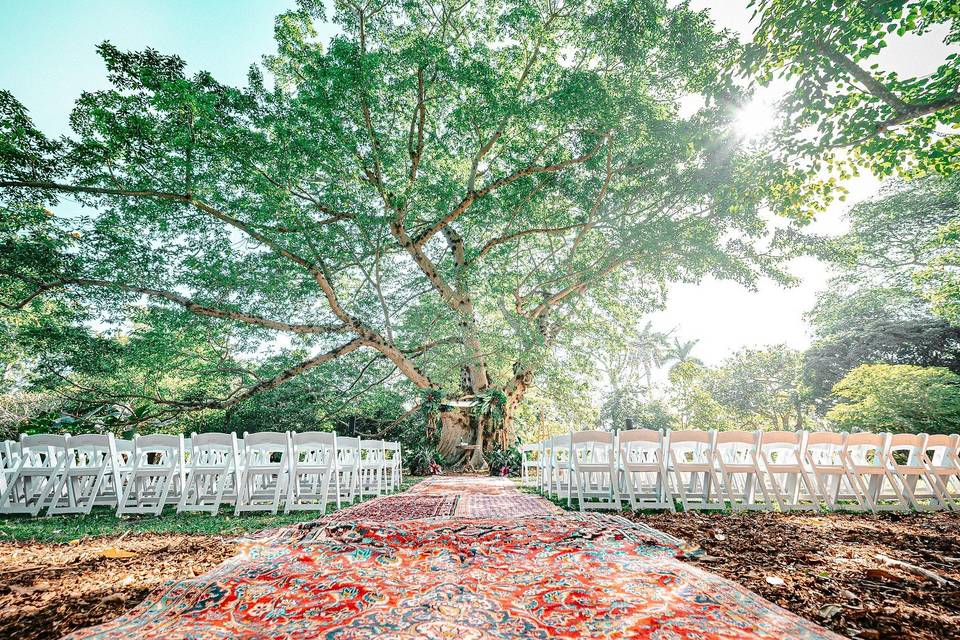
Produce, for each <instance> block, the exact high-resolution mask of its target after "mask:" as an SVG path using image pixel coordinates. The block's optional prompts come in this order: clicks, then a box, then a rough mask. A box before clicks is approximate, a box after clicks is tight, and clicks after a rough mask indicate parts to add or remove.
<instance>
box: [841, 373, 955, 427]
mask: <svg viewBox="0 0 960 640" xmlns="http://www.w3.org/2000/svg"><path fill="white" fill-rule="evenodd" d="M834 391H835V393H836V394H837V395H838V396H840V397H841V398H842V402H841V403H840V404H838V405H837V406H835V407H833V408H832V409H831V410H830V412H829V413H828V414H827V417H828V418H829V419H830V420H831V421H832V422H833V423H834V424H835V425H836V426H837V427H838V428H841V429H845V430H850V431H880V432H894V433H956V432H957V431H958V430H960V376H958V375H957V374H955V373H952V372H951V371H948V370H947V369H943V368H938V367H915V366H912V365H905V364H901V365H887V364H875V365H866V364H865V365H861V366H859V367H857V368H856V369H854V370H853V371H851V372H850V373H849V374H847V375H846V376H845V377H844V378H843V380H841V381H840V382H838V383H837V385H836V386H835V387H834Z"/></svg>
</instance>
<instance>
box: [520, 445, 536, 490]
mask: <svg viewBox="0 0 960 640" xmlns="http://www.w3.org/2000/svg"><path fill="white" fill-rule="evenodd" d="M539 462H540V444H539V443H537V444H524V445H520V483H521V484H522V485H523V486H525V487H529V486H531V485H533V482H532V474H531V473H530V472H531V470H533V471H536V472H537V482H540V465H539Z"/></svg>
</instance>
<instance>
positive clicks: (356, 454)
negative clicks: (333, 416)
mask: <svg viewBox="0 0 960 640" xmlns="http://www.w3.org/2000/svg"><path fill="white" fill-rule="evenodd" d="M337 474H338V476H339V479H338V481H337V487H338V489H337V504H340V499H341V493H340V492H341V491H345V492H346V499H347V502H348V503H352V502H353V501H354V500H356V498H357V496H358V495H359V494H360V438H354V437H349V436H347V437H341V436H337Z"/></svg>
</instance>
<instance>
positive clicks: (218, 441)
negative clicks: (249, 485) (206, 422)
mask: <svg viewBox="0 0 960 640" xmlns="http://www.w3.org/2000/svg"><path fill="white" fill-rule="evenodd" d="M238 456H239V446H238V444H237V435H236V434H235V433H194V434H193V435H191V436H190V464H191V465H193V466H218V467H219V466H224V465H226V464H230V463H232V464H233V465H234V466H236V465H237V463H238V462H239V460H238Z"/></svg>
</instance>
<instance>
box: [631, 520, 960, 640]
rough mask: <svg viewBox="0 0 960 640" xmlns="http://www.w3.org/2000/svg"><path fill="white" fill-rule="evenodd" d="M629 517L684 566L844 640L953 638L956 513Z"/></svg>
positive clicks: (959, 540)
mask: <svg viewBox="0 0 960 640" xmlns="http://www.w3.org/2000/svg"><path fill="white" fill-rule="evenodd" d="M626 515H627V517H629V518H631V519H634V520H637V521H639V522H643V523H645V524H648V525H650V526H652V527H656V528H657V529H660V530H661V531H664V532H667V533H669V534H671V535H674V536H676V537H678V538H681V539H682V540H684V541H686V542H687V543H688V545H690V547H691V551H693V553H688V554H687V556H688V559H689V561H690V562H693V563H695V564H697V565H699V566H700V567H702V568H704V569H706V570H708V571H712V572H714V573H718V574H720V575H722V576H724V577H726V578H729V579H731V580H733V581H735V582H738V583H740V584H742V585H743V586H745V587H747V588H748V589H750V590H752V591H755V592H756V593H759V594H760V595H762V596H763V597H765V598H767V599H768V600H770V601H772V602H775V603H777V604H779V605H780V606H782V607H784V608H785V609H788V610H790V611H793V612H794V613H797V614H799V615H801V616H803V617H804V618H807V619H809V620H813V621H814V622H817V623H819V624H821V625H823V626H825V627H828V628H830V629H832V630H833V631H836V632H837V633H840V634H842V635H845V636H848V637H851V638H863V639H865V640H883V639H887V638H889V639H891V640H892V639H894V638H896V639H897V640H902V639H915V638H916V639H924V640H926V639H930V640H934V639H936V640H941V639H951V638H956V639H960V514H958V513H954V514H950V513H920V514H892V513H888V514H880V515H860V514H856V515H854V514H829V515H812V514H799V513H796V514H790V513H786V514H784V513H763V512H753V513H740V514H734V515H730V514H722V513H713V514H710V513H702V512H687V513H655V514H626ZM697 547H699V550H697ZM891 561H893V562H891ZM904 563H905V564H904Z"/></svg>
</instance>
